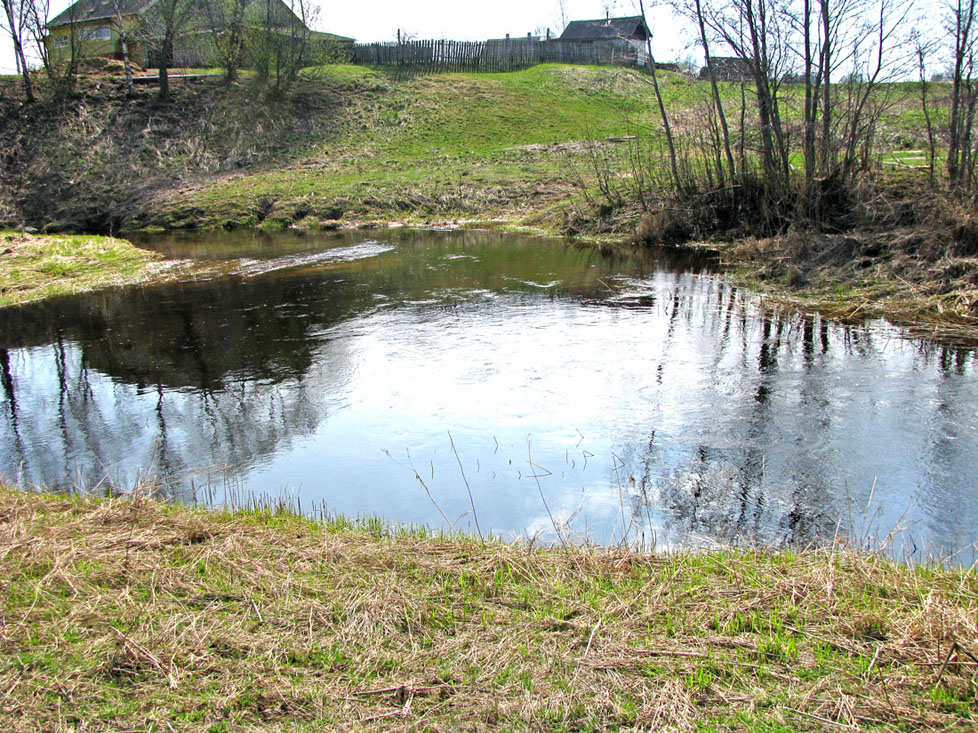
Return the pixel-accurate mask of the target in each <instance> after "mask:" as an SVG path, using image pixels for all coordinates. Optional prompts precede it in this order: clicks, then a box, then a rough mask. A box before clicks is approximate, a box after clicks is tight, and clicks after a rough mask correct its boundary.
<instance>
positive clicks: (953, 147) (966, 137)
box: [947, 0, 978, 189]
mask: <svg viewBox="0 0 978 733" xmlns="http://www.w3.org/2000/svg"><path fill="white" fill-rule="evenodd" d="M976 4H978V0H950V2H949V4H948V23H947V25H948V28H947V30H948V31H949V35H950V40H951V44H952V53H953V56H952V67H951V117H950V120H949V129H948V133H949V135H948V138H949V139H948V149H947V175H948V181H949V183H950V185H951V188H954V189H962V188H968V187H971V186H972V185H973V184H974V179H975V151H974V150H973V145H974V141H973V137H974V134H973V133H974V124H975V113H976V111H978V82H976V80H975V79H974V76H975V52H976V45H978V42H976V34H978V28H976V18H975V11H976Z"/></svg>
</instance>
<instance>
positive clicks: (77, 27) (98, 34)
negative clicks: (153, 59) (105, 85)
mask: <svg viewBox="0 0 978 733" xmlns="http://www.w3.org/2000/svg"><path fill="white" fill-rule="evenodd" d="M152 2H153V0H78V2H75V3H73V4H72V5H69V6H68V8H66V9H65V10H64V11H63V12H62V13H60V14H58V15H56V16H55V17H54V18H52V19H51V20H50V21H49V22H48V24H47V31H48V32H47V35H46V36H45V37H44V45H45V46H46V47H47V52H48V56H49V58H52V59H58V58H64V57H67V56H70V55H72V54H74V55H78V54H82V55H85V56H106V57H109V58H115V59H121V58H122V40H121V37H120V33H119V21H120V20H121V22H122V24H123V27H125V28H126V30H127V31H130V30H131V29H132V28H133V27H134V26H135V25H136V22H137V19H138V18H139V14H140V13H141V12H143V11H144V10H145V9H146V8H147V7H148V6H149V5H150V4H151V3H152ZM145 57H146V49H145V46H144V45H143V44H142V43H140V42H138V41H130V42H129V58H130V59H131V60H132V62H133V63H134V64H136V65H138V66H143V65H145V61H146V59H145Z"/></svg>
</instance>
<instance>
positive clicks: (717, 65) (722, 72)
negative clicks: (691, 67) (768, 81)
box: [700, 56, 754, 81]
mask: <svg viewBox="0 0 978 733" xmlns="http://www.w3.org/2000/svg"><path fill="white" fill-rule="evenodd" d="M711 70H712V72H713V76H714V77H715V78H716V80H717V81H752V80H753V79H754V72H753V70H752V69H751V64H750V62H749V61H748V60H747V59H742V58H739V57H737V56H714V57H713V58H711V59H710V64H709V66H704V67H703V68H702V69H700V79H704V80H705V79H709V78H710V72H711Z"/></svg>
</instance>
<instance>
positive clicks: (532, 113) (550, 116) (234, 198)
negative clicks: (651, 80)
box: [150, 65, 695, 226]
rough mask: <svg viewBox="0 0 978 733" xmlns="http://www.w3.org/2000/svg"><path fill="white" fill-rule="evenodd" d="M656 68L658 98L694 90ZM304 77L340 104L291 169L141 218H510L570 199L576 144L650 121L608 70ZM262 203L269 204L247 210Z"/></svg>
mask: <svg viewBox="0 0 978 733" xmlns="http://www.w3.org/2000/svg"><path fill="white" fill-rule="evenodd" d="M665 76H666V77H667V78H666V79H665V80H664V86H665V88H666V90H667V92H668V94H669V95H670V96H671V98H674V99H676V100H680V99H686V98H688V97H689V95H690V94H692V93H693V90H694V88H695V84H694V83H693V82H689V81H687V80H685V79H684V78H683V77H681V76H679V75H669V74H667V75H665ZM307 77H308V79H309V82H310V83H314V84H316V85H320V86H322V87H327V88H331V89H335V90H336V94H337V96H338V97H344V98H347V99H348V102H349V103H348V104H347V106H346V107H345V108H344V112H343V114H342V115H341V116H340V117H339V119H338V121H337V124H336V125H335V126H334V127H333V128H332V130H331V132H330V133H329V134H327V135H326V136H325V138H326V139H324V140H323V141H322V143H320V144H319V145H318V146H313V147H312V148H311V149H310V150H308V151H307V152H306V153H305V154H303V155H302V156H300V158H299V159H297V160H296V161H295V162H294V163H293V164H291V165H288V166H280V167H278V168H276V169H270V170H262V171H258V172H252V173H249V174H245V175H235V176H233V177H227V178H221V177H219V178H216V179H214V180H213V182H212V183H211V185H209V186H206V187H204V188H203V189H195V190H194V191H192V192H188V193H186V194H182V195H179V196H176V197H173V198H171V199H170V202H169V204H168V207H167V209H168V210H166V211H163V212H161V213H160V215H159V221H152V222H150V223H154V224H157V223H159V224H163V225H165V226H166V225H172V224H173V223H174V222H177V223H185V222H187V223H188V222H189V220H190V219H189V215H188V214H186V213H184V212H185V211H187V210H192V212H193V213H192V216H193V217H195V222H196V223H197V224H198V225H200V226H215V225H225V224H229V223H234V224H238V225H254V224H256V223H258V221H260V220H261V219H262V218H268V217H270V218H280V219H282V220H283V221H285V222H288V223H291V222H292V221H295V220H296V218H297V217H298V218H302V217H303V216H305V215H307V214H308V213H310V212H311V213H314V214H315V213H320V214H322V213H323V212H327V211H329V210H338V211H339V212H342V213H343V214H344V215H345V217H346V219H347V220H348V221H349V222H350V223H356V222H358V221H362V220H364V219H367V220H369V219H381V220H390V219H396V220H400V221H404V220H407V221H408V222H424V221H429V220H431V219H432V218H440V219H442V220H444V219H451V218H465V217H478V218H480V219H483V220H487V219H492V218H498V217H503V218H508V219H511V220H512V219H516V218H518V217H517V216H516V215H515V214H514V212H515V211H516V210H520V209H525V208H526V207H527V206H531V207H532V208H534V209H539V208H541V207H546V206H548V205H551V204H553V203H554V202H560V201H567V200H568V199H570V198H572V197H573V196H574V194H575V185H576V182H577V181H576V179H577V178H579V176H580V169H581V168H582V165H583V162H582V161H583V156H582V152H581V145H582V143H584V142H585V141H589V140H598V141H602V140H604V139H606V138H609V137H622V136H626V135H629V134H633V133H634V132H635V131H636V127H635V126H636V124H638V125H642V126H643V127H645V128H648V127H649V126H650V125H653V124H654V120H655V113H654V106H653V98H652V96H651V94H650V91H649V87H648V84H647V81H645V80H644V78H643V77H641V76H640V75H638V74H637V73H635V72H632V71H626V70H621V69H608V68H599V67H573V66H558V65H545V66H538V67H534V68H531V69H528V70H525V71H520V72H513V73H508V74H439V75H434V76H424V77H418V78H414V79H409V80H394V79H392V78H391V77H389V76H388V75H386V74H384V73H383V72H379V71H374V70H368V69H363V68H361V67H350V66H330V67H322V68H319V69H315V70H308V72H307ZM261 201H265V202H267V203H268V208H269V211H267V212H265V213H264V214H261V215H257V216H256V209H257V208H259V202H261ZM150 218H152V217H150ZM326 218H330V217H326Z"/></svg>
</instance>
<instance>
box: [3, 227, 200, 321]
mask: <svg viewBox="0 0 978 733" xmlns="http://www.w3.org/2000/svg"><path fill="white" fill-rule="evenodd" d="M160 260H161V258H160V255H158V254H156V253H154V252H148V251H146V250H143V249H139V248H138V247H134V246H133V245H132V244H130V243H129V242H127V241H125V240H122V239H115V238H112V237H98V236H87V235H43V236H35V235H32V234H21V233H19V232H10V231H8V232H3V231H0V307H4V306H9V305H17V304H19V303H27V302H29V301H32V300H39V299H41V298H49V297H53V296H56V295H68V294H72V293H81V292H87V291H90V290H98V289H100V288H107V287H117V286H120V285H129V284H133V283H147V282H161V281H163V280H167V279H173V278H176V277H180V276H182V275H184V274H186V273H185V272H184V269H185V268H183V267H182V266H180V265H177V266H174V265H173V264H172V263H169V264H164V263H162V262H161V261H160Z"/></svg>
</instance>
